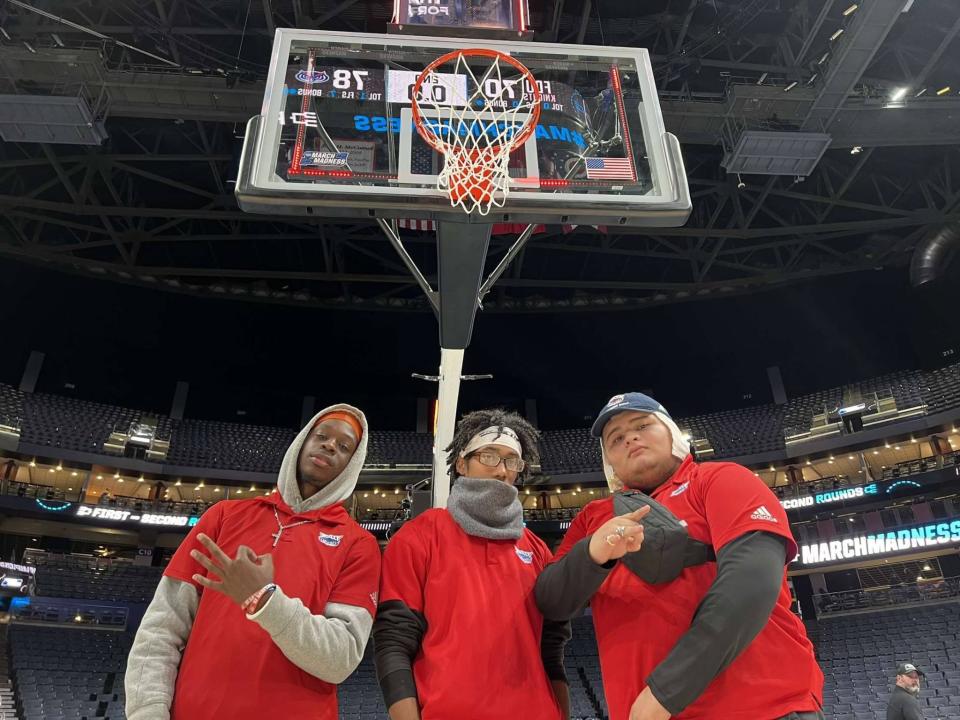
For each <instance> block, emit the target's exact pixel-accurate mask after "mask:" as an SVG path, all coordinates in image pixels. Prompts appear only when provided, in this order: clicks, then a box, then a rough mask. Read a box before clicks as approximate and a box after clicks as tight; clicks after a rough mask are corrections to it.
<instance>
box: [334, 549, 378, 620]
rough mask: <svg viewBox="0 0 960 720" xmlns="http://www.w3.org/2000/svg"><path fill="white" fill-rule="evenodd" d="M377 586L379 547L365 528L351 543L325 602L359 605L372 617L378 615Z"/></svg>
mask: <svg viewBox="0 0 960 720" xmlns="http://www.w3.org/2000/svg"><path fill="white" fill-rule="evenodd" d="M379 585H380V546H379V545H378V544H377V540H376V538H374V537H373V535H371V534H370V533H368V532H366V531H365V530H364V531H362V532H361V533H360V536H359V537H358V538H357V539H356V540H355V541H354V542H353V543H351V545H350V554H349V555H348V556H347V559H346V560H345V561H344V563H343V567H342V568H341V569H340V574H339V575H337V579H336V580H334V581H333V590H331V591H330V597H329V598H327V602H331V603H340V604H341V605H353V606H355V607H362V608H363V609H364V610H366V611H367V612H369V613H370V615H371V616H375V615H376V614H377V589H378V587H379Z"/></svg>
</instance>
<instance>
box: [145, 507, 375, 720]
mask: <svg viewBox="0 0 960 720" xmlns="http://www.w3.org/2000/svg"><path fill="white" fill-rule="evenodd" d="M274 507H276V508H277V511H278V513H279V515H280V521H281V522H282V523H283V524H284V525H289V524H290V523H295V522H298V521H300V520H312V521H313V522H310V523H308V524H306V525H300V526H298V527H295V528H290V529H288V530H285V531H284V532H283V534H282V536H281V539H280V544H279V545H278V546H277V547H273V538H272V537H271V535H272V534H273V533H275V532H276V531H277V520H276V517H275V516H274V514H273V509H274ZM201 532H202V533H204V534H206V535H208V536H210V537H211V538H212V539H213V541H214V542H216V543H217V545H219V546H220V548H221V549H222V550H223V551H224V552H225V553H227V554H228V555H229V556H230V557H234V556H235V555H236V552H237V548H238V547H239V546H240V545H246V546H248V547H250V548H251V549H252V550H253V551H254V552H255V553H257V554H258V555H261V554H265V553H271V554H272V555H273V567H274V582H276V583H277V585H279V586H280V587H281V588H282V589H283V592H284V593H285V594H286V595H288V596H289V597H292V598H299V599H300V600H301V601H302V602H303V603H304V605H306V607H307V608H309V610H310V612H311V613H313V614H314V615H322V614H323V611H324V608H325V607H326V605H327V603H342V604H345V605H356V606H358V607H362V608H365V609H366V610H368V611H369V612H370V614H371V615H373V614H374V613H375V612H376V594H377V584H378V581H379V576H380V548H379V546H378V545H377V541H376V539H375V538H374V537H373V536H372V535H370V534H369V533H368V532H366V531H365V530H363V529H362V528H361V527H360V526H359V525H358V524H357V523H356V522H355V521H354V520H353V519H352V518H351V517H350V516H349V515H348V514H347V511H346V510H344V509H343V506H341V505H334V506H331V507H326V508H322V509H320V510H315V511H312V512H307V513H303V514H295V513H293V511H292V510H290V508H289V507H288V506H287V505H286V503H284V502H283V500H282V499H281V497H280V494H279V493H277V492H274V493H271V494H270V495H269V496H267V497H258V498H256V499H253V500H230V501H225V502H219V503H217V504H216V505H214V506H213V507H212V508H210V509H209V510H207V512H205V513H204V514H203V516H202V517H201V518H200V522H199V523H197V525H196V527H194V528H193V530H192V531H191V532H190V534H189V535H188V536H187V537H186V539H185V540H184V541H183V543H181V545H180V547H179V548H178V549H177V552H176V553H175V554H174V556H173V558H172V559H171V560H170V564H169V565H168V566H167V569H166V571H165V572H164V574H165V575H166V576H168V577H172V578H176V579H177V580H182V581H184V582H188V583H191V584H193V585H195V586H196V587H197V589H198V590H199V592H200V606H199V608H198V610H197V616H196V619H195V620H194V623H193V628H192V629H191V631H190V637H189V639H188V641H187V647H186V649H185V650H184V653H183V660H182V661H181V663H180V671H179V673H178V674H177V684H176V689H175V691H174V696H173V707H172V708H171V712H170V718H171V720H204V719H206V718H210V719H211V720H212V719H213V718H217V719H220V718H227V719H229V720H261V719H262V718H265V717H293V718H311V719H315V720H336V718H337V688H336V686H335V685H331V684H330V683H326V682H324V681H323V680H320V679H319V678H316V677H314V676H312V675H310V674H308V673H306V672H304V671H302V670H301V669H300V668H298V667H297V666H296V665H294V664H293V663H292V662H290V661H289V660H287V658H286V657H285V656H284V654H283V653H282V652H281V651H280V648H278V647H277V646H276V645H275V644H274V642H273V640H272V639H271V638H270V635H269V634H268V633H267V632H266V631H265V630H264V629H263V628H261V627H260V626H259V625H257V623H255V622H253V621H252V620H249V619H247V618H246V617H245V615H244V612H243V611H242V610H241V609H240V606H239V605H237V604H236V603H235V602H234V601H233V600H231V599H230V598H228V597H227V596H226V595H224V594H222V593H219V592H216V591H213V590H205V589H203V588H202V587H201V586H199V585H197V584H196V583H194V582H193V579H192V576H193V575H194V574H197V573H199V574H203V575H209V573H207V572H206V570H204V569H203V568H202V567H201V566H200V565H199V564H197V563H196V562H195V561H194V560H193V558H191V557H190V551H191V550H193V549H197V550H200V551H201V552H203V553H204V554H208V553H207V550H206V548H204V547H203V546H202V545H201V544H200V543H199V542H198V541H197V535H198V534H199V533H201Z"/></svg>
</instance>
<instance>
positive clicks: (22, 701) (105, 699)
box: [8, 625, 132, 720]
mask: <svg viewBox="0 0 960 720" xmlns="http://www.w3.org/2000/svg"><path fill="white" fill-rule="evenodd" d="M131 640H132V636H131V634H130V633H127V632H119V631H110V630H86V629H83V630H79V629H61V628H43V627H30V626H21V625H14V626H13V627H11V628H10V630H9V633H8V646H9V651H10V672H11V676H12V678H13V686H14V691H15V695H16V702H17V712H18V714H19V717H20V719H21V720H81V718H95V717H99V718H123V717H125V715H124V712H123V707H124V704H125V702H126V700H125V696H124V689H123V673H124V669H125V667H126V661H127V654H128V653H129V652H130V644H131Z"/></svg>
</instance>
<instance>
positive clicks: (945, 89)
mask: <svg viewBox="0 0 960 720" xmlns="http://www.w3.org/2000/svg"><path fill="white" fill-rule="evenodd" d="M948 92H950V86H949V85H947V86H946V87H942V88H940V89H939V90H937V95H946V94H947V93H948Z"/></svg>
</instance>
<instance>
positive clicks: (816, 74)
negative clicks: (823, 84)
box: [807, 73, 820, 85]
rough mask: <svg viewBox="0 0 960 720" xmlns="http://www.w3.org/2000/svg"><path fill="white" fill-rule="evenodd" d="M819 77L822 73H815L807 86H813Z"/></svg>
mask: <svg viewBox="0 0 960 720" xmlns="http://www.w3.org/2000/svg"><path fill="white" fill-rule="evenodd" d="M818 77H820V73H814V74H813V75H811V76H810V79H809V80H807V85H813V82H814V80H816V79H817V78H818Z"/></svg>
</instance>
